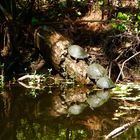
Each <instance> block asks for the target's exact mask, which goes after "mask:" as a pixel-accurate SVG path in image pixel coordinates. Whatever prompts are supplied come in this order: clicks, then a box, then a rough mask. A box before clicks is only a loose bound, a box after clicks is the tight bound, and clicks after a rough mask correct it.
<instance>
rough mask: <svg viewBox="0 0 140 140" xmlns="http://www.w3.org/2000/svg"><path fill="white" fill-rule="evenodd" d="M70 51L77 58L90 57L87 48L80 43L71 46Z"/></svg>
mask: <svg viewBox="0 0 140 140" xmlns="http://www.w3.org/2000/svg"><path fill="white" fill-rule="evenodd" d="M68 53H69V54H70V56H72V57H73V58H75V59H85V58H87V57H88V54H87V53H86V52H85V50H84V49H83V48H81V47H80V46H78V45H71V46H69V48H68Z"/></svg>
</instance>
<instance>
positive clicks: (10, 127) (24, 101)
mask: <svg viewBox="0 0 140 140" xmlns="http://www.w3.org/2000/svg"><path fill="white" fill-rule="evenodd" d="M139 105H140V103H139V102H137V103H135V104H134V102H133V103H132V101H124V100H119V99H117V98H114V97H113V95H112V93H110V91H102V90H97V91H93V90H92V88H91V87H85V86H72V87H71V86H66V87H65V86H64V87H63V86H61V87H46V88H45V89H42V90H37V89H27V88H24V87H22V86H21V85H18V84H15V85H11V86H8V87H5V88H4V89H2V90H1V93H0V140H104V139H105V136H107V135H108V134H109V133H110V132H112V131H113V130H114V129H116V128H118V127H121V126H124V125H125V124H127V123H128V124H129V123H130V122H132V121H133V120H134V119H135V118H139V114H140V112H139V109H138V108H140V107H139ZM132 106H133V107H134V106H135V107H136V108H132ZM127 107H129V109H126V108H127ZM123 129H124V131H123V132H122V131H121V132H122V134H119V135H118V136H115V137H114V138H113V139H114V140H140V124H139V121H136V123H133V124H132V125H131V126H130V127H128V130H127V131H126V128H125V126H124V128H123ZM119 131H120V130H119ZM111 137H113V136H111Z"/></svg>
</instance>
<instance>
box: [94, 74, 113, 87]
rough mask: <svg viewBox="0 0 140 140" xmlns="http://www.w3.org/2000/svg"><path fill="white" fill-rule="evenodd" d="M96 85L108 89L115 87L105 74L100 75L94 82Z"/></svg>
mask: <svg viewBox="0 0 140 140" xmlns="http://www.w3.org/2000/svg"><path fill="white" fill-rule="evenodd" d="M96 85H97V86H98V87H99V88H101V89H110V88H113V87H115V85H114V83H113V81H112V80H111V79H110V78H109V77H107V76H105V77H101V78H100V79H99V80H98V81H97V82H96Z"/></svg>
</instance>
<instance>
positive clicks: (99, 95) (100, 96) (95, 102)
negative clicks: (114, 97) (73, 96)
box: [87, 90, 110, 109]
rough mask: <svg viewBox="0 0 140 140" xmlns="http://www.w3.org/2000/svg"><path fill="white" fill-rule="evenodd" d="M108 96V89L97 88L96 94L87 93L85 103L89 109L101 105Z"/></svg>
mask: <svg viewBox="0 0 140 140" xmlns="http://www.w3.org/2000/svg"><path fill="white" fill-rule="evenodd" d="M109 98H110V93H109V90H99V91H97V92H96V94H94V95H93V94H92V95H89V96H88V98H87V103H88V104H89V106H90V108H91V109H94V108H97V107H100V106H102V105H103V104H104V103H105V102H107V101H108V99H109Z"/></svg>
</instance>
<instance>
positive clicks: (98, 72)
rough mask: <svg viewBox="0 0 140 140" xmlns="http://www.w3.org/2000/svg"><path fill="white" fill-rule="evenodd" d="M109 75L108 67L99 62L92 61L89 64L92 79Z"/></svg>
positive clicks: (89, 74)
mask: <svg viewBox="0 0 140 140" xmlns="http://www.w3.org/2000/svg"><path fill="white" fill-rule="evenodd" d="M106 75H107V71H106V69H105V68H104V67H103V66H101V65H100V64H98V63H92V64H91V65H89V66H88V69H87V76H88V77H89V78H90V79H95V80H98V79H100V78H101V77H103V76H106Z"/></svg>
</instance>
